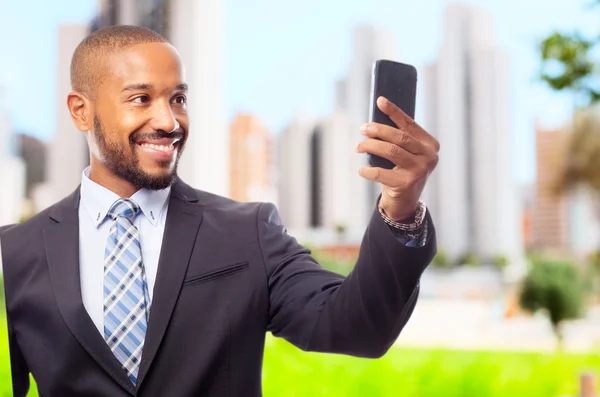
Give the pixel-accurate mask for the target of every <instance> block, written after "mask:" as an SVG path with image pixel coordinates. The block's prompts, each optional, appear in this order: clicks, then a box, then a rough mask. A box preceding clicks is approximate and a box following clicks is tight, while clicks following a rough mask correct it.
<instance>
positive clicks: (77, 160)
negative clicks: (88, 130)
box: [33, 25, 89, 211]
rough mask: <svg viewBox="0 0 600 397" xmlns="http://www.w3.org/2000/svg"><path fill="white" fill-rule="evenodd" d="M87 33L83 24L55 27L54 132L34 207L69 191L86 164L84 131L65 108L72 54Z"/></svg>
mask: <svg viewBox="0 0 600 397" xmlns="http://www.w3.org/2000/svg"><path fill="white" fill-rule="evenodd" d="M87 34H88V27H87V26H86V25H61V26H59V28H58V57H57V59H58V65H57V68H56V73H57V75H56V132H55V134H54V136H53V137H52V140H51V141H50V144H49V148H48V155H47V173H46V182H45V183H44V184H42V185H39V186H38V187H36V188H35V190H34V193H33V198H34V207H35V210H36V211H41V210H43V209H44V208H46V207H48V206H50V205H52V204H54V203H55V202H57V201H58V200H60V199H62V198H63V197H65V196H67V195H69V194H70V193H72V192H73V191H74V190H75V188H77V185H79V183H80V182H81V173H82V171H83V169H84V168H85V167H86V166H87V165H88V164H89V154H88V150H87V142H86V139H85V134H84V133H82V132H80V131H79V130H77V128H75V125H74V124H73V121H72V119H71V115H70V113H69V109H67V95H68V94H69V92H70V91H71V79H70V72H69V70H70V66H71V57H72V56H73V52H74V51H75V48H76V47H77V45H78V44H79V43H80V42H81V40H83V39H84V38H85V36H86V35H87Z"/></svg>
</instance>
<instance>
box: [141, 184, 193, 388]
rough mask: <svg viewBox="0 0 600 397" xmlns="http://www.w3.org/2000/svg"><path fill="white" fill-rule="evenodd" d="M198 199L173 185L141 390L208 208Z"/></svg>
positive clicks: (190, 190) (169, 317) (149, 324)
mask: <svg viewBox="0 0 600 397" xmlns="http://www.w3.org/2000/svg"><path fill="white" fill-rule="evenodd" d="M197 201H198V196H197V193H196V192H195V191H194V190H193V189H192V188H190V187H189V186H187V185H185V184H184V183H183V182H181V181H180V180H178V181H177V182H176V183H175V184H174V185H173V189H172V192H171V198H170V201H169V209H168V214H167V221H166V225H165V232H164V237H163V243H162V247H161V252H160V258H159V262H158V273H157V275H156V284H155V286H154V297H153V300H152V304H151V308H150V317H149V320H148V330H147V332H146V339H145V342H144V350H143V353H142V361H141V364H140V370H139V373H138V381H137V388H138V390H139V387H140V385H141V383H142V382H143V380H144V378H145V376H146V374H147V373H148V370H149V368H150V366H151V365H152V361H153V360H154V357H155V356H156V352H157V350H158V348H159V346H160V343H161V341H162V338H163V335H164V334H165V331H166V329H167V325H168V324H169V321H170V319H171V314H172V313H173V309H174V308H175V304H176V302H177V298H178V297H179V292H180V291H181V286H182V283H183V279H184V277H185V274H186V271H187V268H188V264H189V261H190V257H191V254H192V250H193V249H194V243H195V242H196V236H197V235H198V230H199V228H200V223H201V221H202V215H203V210H204V206H203V205H201V204H199V203H198V202H197Z"/></svg>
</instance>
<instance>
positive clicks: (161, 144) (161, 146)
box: [137, 138, 181, 153]
mask: <svg viewBox="0 0 600 397" xmlns="http://www.w3.org/2000/svg"><path fill="white" fill-rule="evenodd" d="M180 140H181V138H161V139H153V140H146V141H141V142H138V143H137V144H138V145H139V146H141V147H143V148H147V149H152V150H157V151H161V152H165V153H168V152H172V151H174V150H175V149H176V147H177V146H178V143H179V141H180Z"/></svg>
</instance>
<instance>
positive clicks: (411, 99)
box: [367, 59, 417, 169]
mask: <svg viewBox="0 0 600 397" xmlns="http://www.w3.org/2000/svg"><path fill="white" fill-rule="evenodd" d="M380 96H383V97H385V98H387V99H389V100H390V101H391V102H392V103H394V104H395V105H396V106H398V107H399V108H400V109H402V110H403V111H404V113H406V114H407V115H409V116H410V117H412V118H414V117H415V104H416V100H417V69H416V68H415V67H414V66H412V65H408V64H405V63H400V62H395V61H390V60H387V59H380V60H377V61H375V63H374V64H373V73H372V75H371V99H370V109H369V122H375V123H380V124H385V125H389V126H391V127H394V128H398V126H397V125H396V124H395V123H394V122H393V121H392V120H391V119H390V118H389V117H388V116H387V115H386V114H385V113H383V112H382V111H381V110H380V109H379V108H378V107H377V98H379V97H380ZM367 156H368V161H369V164H370V165H371V166H372V167H381V168H387V169H392V168H394V166H395V165H394V163H392V162H391V161H389V160H388V159H384V158H382V157H380V156H376V155H374V154H370V153H367Z"/></svg>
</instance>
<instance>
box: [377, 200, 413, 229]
mask: <svg viewBox="0 0 600 397" xmlns="http://www.w3.org/2000/svg"><path fill="white" fill-rule="evenodd" d="M419 204H420V202H416V203H414V204H412V205H409V206H406V205H404V206H399V205H397V204H395V203H389V201H388V200H385V199H383V198H382V199H381V200H380V201H379V212H381V215H383V216H385V217H386V218H388V219H390V220H392V221H394V222H398V223H412V222H414V221H415V217H416V215H417V210H418V208H419Z"/></svg>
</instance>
